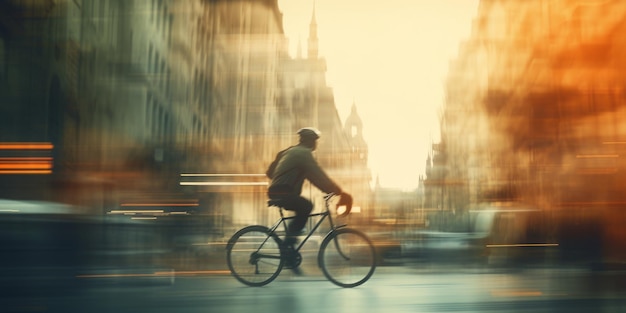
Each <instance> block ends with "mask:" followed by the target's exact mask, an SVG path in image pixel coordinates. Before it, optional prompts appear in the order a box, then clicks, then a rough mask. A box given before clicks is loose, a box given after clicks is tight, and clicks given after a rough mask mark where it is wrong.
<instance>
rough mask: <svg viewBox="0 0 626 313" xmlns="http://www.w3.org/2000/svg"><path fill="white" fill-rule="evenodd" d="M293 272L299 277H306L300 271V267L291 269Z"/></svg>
mask: <svg viewBox="0 0 626 313" xmlns="http://www.w3.org/2000/svg"><path fill="white" fill-rule="evenodd" d="M291 272H292V273H294V274H295V275H297V276H302V275H304V273H302V269H300V267H299V266H296V267H292V268H291Z"/></svg>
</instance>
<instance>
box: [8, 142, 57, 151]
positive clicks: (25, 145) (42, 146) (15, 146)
mask: <svg viewBox="0 0 626 313" xmlns="http://www.w3.org/2000/svg"><path fill="white" fill-rule="evenodd" d="M52 148H54V145H53V144H51V143H49V142H0V150H52Z"/></svg>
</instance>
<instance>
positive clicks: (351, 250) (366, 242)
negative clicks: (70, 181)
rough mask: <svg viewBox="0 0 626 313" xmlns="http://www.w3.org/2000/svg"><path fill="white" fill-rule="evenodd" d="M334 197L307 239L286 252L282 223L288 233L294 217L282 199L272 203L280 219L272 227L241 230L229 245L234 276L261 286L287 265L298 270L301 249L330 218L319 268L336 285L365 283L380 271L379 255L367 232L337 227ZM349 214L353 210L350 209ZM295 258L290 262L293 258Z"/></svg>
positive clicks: (319, 215)
mask: <svg viewBox="0 0 626 313" xmlns="http://www.w3.org/2000/svg"><path fill="white" fill-rule="evenodd" d="M333 196H335V195H334V194H332V193H331V194H327V195H325V196H324V202H325V210H323V211H322V212H320V213H312V214H310V215H309V218H311V217H319V219H318V221H317V223H316V224H315V226H314V227H312V228H311V230H310V231H309V232H308V234H307V235H306V237H305V238H304V239H303V240H302V241H301V242H300V243H299V244H297V247H294V248H293V249H294V251H295V256H294V255H293V252H294V251H291V252H290V251H289V250H288V249H286V248H285V247H284V246H283V244H282V240H281V239H280V238H279V235H278V234H277V232H276V230H277V229H278V227H279V226H280V225H281V224H282V225H283V227H284V229H285V233H286V230H287V221H288V220H290V219H293V218H294V217H293V216H285V214H284V208H283V206H282V203H281V200H269V201H268V206H269V207H278V208H279V210H280V219H278V221H277V222H276V223H274V225H273V226H271V227H266V226H262V225H251V226H247V227H244V228H242V229H240V230H239V231H237V232H236V233H235V234H234V235H233V236H232V237H231V238H230V240H228V243H227V245H226V250H227V252H226V260H227V263H228V268H229V269H230V272H231V274H232V275H233V276H234V277H235V278H236V279H237V280H238V281H240V282H241V283H243V284H245V285H248V286H253V287H259V286H264V285H267V284H269V283H270V282H272V281H273V280H274V279H276V277H278V275H279V274H280V272H281V270H282V269H283V267H285V266H286V264H287V263H291V264H289V265H291V266H290V267H297V266H299V265H300V263H301V262H302V256H301V254H300V249H301V248H302V246H303V245H304V244H305V243H306V242H307V240H308V239H309V238H310V237H311V236H312V235H313V233H314V232H315V231H316V230H317V229H318V227H319V226H320V225H321V224H322V222H323V221H324V220H326V219H327V218H328V221H329V223H330V230H329V231H328V233H327V234H326V236H325V237H324V239H323V240H322V242H321V244H320V246H319V251H318V255H317V262H318V266H319V267H320V269H321V270H322V273H323V274H324V276H325V277H326V278H327V279H328V280H329V281H331V282H332V283H334V284H336V285H338V286H341V287H345V288H352V287H356V286H359V285H361V284H363V283H365V282H366V281H367V280H368V279H369V278H370V277H371V276H372V275H373V274H374V270H375V269H376V254H375V249H374V245H373V244H372V241H371V240H370V239H369V238H368V237H367V235H365V234H364V233H362V232H360V231H358V230H356V229H352V228H349V227H347V225H346V224H343V225H337V224H335V222H334V221H333V218H332V216H331V210H330V206H331V205H330V200H331V199H332V198H333ZM347 211H348V213H349V210H347ZM290 256H291V257H294V258H295V259H294V258H292V259H290V258H289V257H290Z"/></svg>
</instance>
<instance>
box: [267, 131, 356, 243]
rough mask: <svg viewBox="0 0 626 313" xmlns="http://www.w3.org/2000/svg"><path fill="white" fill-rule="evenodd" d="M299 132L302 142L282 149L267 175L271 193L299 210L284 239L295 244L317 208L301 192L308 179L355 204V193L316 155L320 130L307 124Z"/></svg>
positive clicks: (284, 204)
mask: <svg viewBox="0 0 626 313" xmlns="http://www.w3.org/2000/svg"><path fill="white" fill-rule="evenodd" d="M298 135H299V137H300V141H299V143H298V145H295V146H291V147H289V148H287V149H285V150H282V151H280V152H279V153H278V154H277V155H276V159H275V160H274V161H273V162H272V164H270V166H269V168H268V170H267V172H266V175H267V177H269V178H270V179H271V180H272V181H271V183H270V185H269V188H268V191H267V194H268V197H269V198H270V199H272V200H281V202H282V206H283V208H284V209H285V210H289V211H294V212H295V214H296V216H295V218H294V219H293V220H292V221H291V222H290V223H289V225H288V227H287V235H286V237H285V241H284V245H285V246H286V247H291V248H293V245H294V244H295V242H296V236H297V235H298V234H300V232H301V231H302V229H303V228H304V226H305V224H306V221H307V219H308V217H309V214H310V213H311V211H312V210H313V203H312V202H311V201H310V200H309V199H307V198H304V197H302V196H301V193H302V185H303V183H304V180H305V179H306V180H308V181H309V182H311V183H312V184H313V185H314V186H315V187H317V188H319V189H320V190H321V191H323V192H325V193H335V194H337V195H341V199H340V200H339V204H348V203H349V204H350V205H351V204H352V197H351V196H350V195H349V194H348V193H346V192H343V191H342V190H341V188H340V187H339V185H337V184H336V183H335V182H334V181H333V180H331V179H330V178H329V177H328V175H326V173H325V172H324V170H323V169H322V168H321V167H320V166H319V164H318V163H317V161H316V160H315V158H314V157H313V151H314V150H315V149H316V148H317V140H318V139H319V138H320V135H321V133H320V131H319V130H317V129H315V128H313V127H305V128H302V129H300V130H298Z"/></svg>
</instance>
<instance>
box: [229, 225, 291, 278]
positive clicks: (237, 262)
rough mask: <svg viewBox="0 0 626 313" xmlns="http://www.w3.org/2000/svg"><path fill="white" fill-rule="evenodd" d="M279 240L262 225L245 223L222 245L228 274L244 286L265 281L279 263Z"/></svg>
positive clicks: (279, 269)
mask: <svg viewBox="0 0 626 313" xmlns="http://www.w3.org/2000/svg"><path fill="white" fill-rule="evenodd" d="M279 243H280V239H278V237H277V236H276V235H275V234H273V233H270V230H269V228H267V227H265V226H260V225H254V226H248V227H244V228H242V229H241V230H239V231H237V232H236V233H235V234H234V235H233V236H232V237H231V238H230V240H229V241H228V245H227V246H226V261H227V263H228V268H229V269H230V272H231V274H232V275H233V276H234V277H235V278H236V279H237V280H238V281H240V282H242V283H244V284H246V285H248V286H253V287H259V286H264V285H267V284H269V283H270V282H271V281H272V280H274V279H275V278H276V277H277V276H278V274H279V273H280V271H281V269H282V267H283V259H282V258H281V255H280V244H279Z"/></svg>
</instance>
